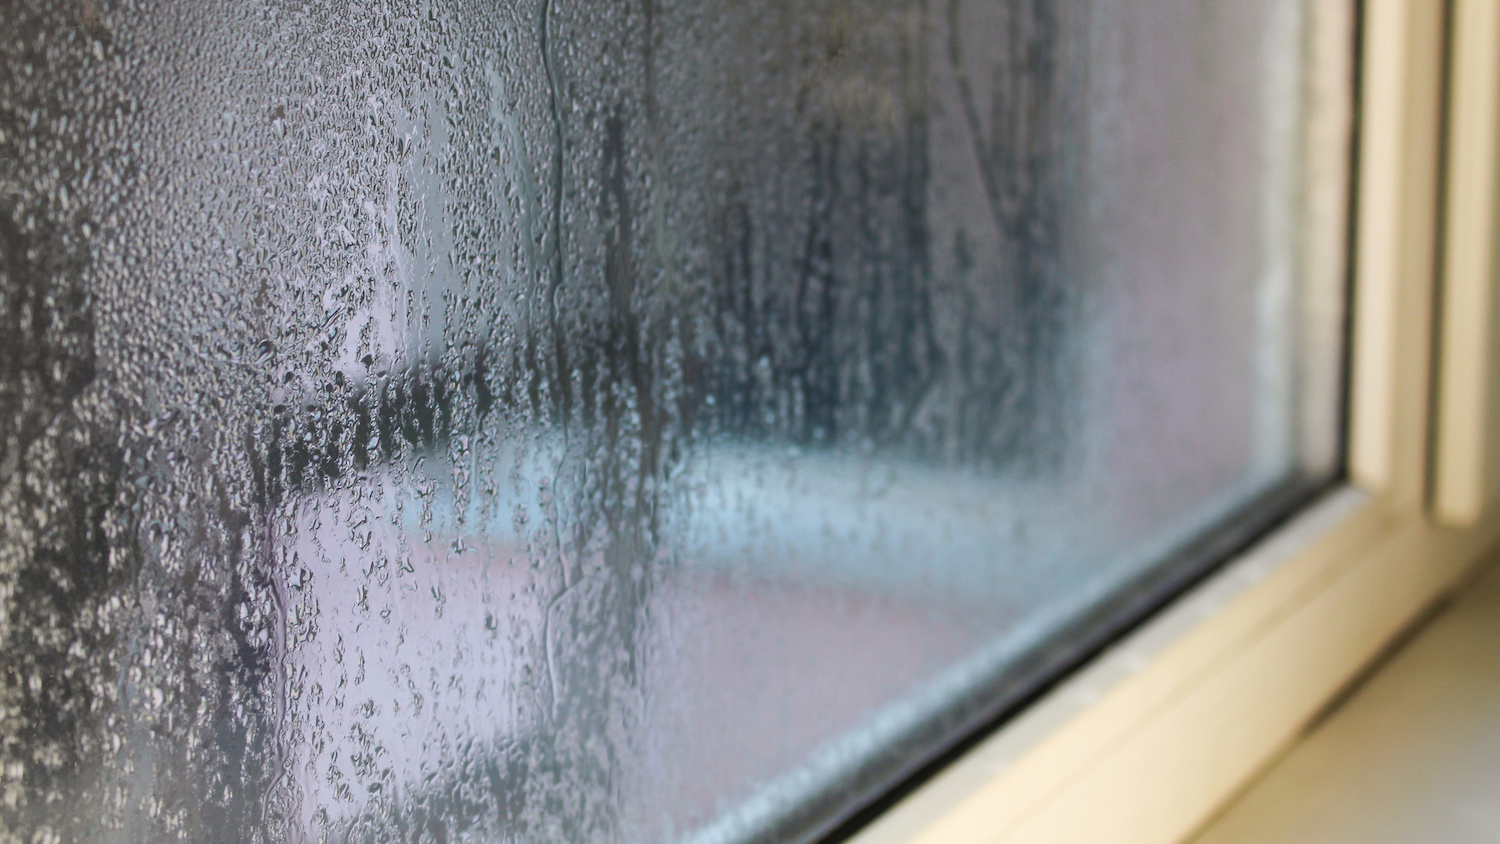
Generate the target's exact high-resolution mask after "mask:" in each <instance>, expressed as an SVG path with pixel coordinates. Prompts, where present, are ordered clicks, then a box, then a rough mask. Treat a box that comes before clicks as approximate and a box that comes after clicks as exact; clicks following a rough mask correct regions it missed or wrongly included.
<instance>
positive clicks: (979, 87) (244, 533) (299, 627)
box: [0, 0, 1350, 842]
mask: <svg viewBox="0 0 1500 844" xmlns="http://www.w3.org/2000/svg"><path fill="white" fill-rule="evenodd" d="M1315 6H1317V7H1319V8H1314V7H1315ZM1347 14H1348V13H1347V10H1343V9H1340V8H1338V4H1313V3H1310V2H1300V0H1269V2H1263V3H1217V2H1200V1H1199V0H1132V2H1111V0H1069V2H1051V1H1050V0H799V2H783V0H757V1H756V2H742V3H731V2H701V0H696V1H695V2H678V0H630V2H602V1H601V2H594V0H540V2H536V0H516V2H509V3H496V2H469V0H422V2H412V3H406V2H399V1H397V2H363V1H362V0H354V2H339V1H338V0H330V2H284V0H257V2H251V3H222V2H206V3H205V2H185V0H184V1H183V2H178V1H177V0H173V2H165V3H150V4H146V3H137V2H132V0H119V2H115V1H114V0H22V2H20V3H19V4H16V3H12V4H9V6H8V7H7V10H6V12H5V18H6V23H5V25H4V26H3V27H0V325H3V328H0V840H3V841H11V840H15V841H28V842H31V841H35V842H54V841H174V840H181V841H265V842H271V841H287V840H290V841H302V840H307V841H315V840H316V841H322V840H328V841H341V842H342V841H349V842H376V841H396V840H401V841H434V842H444V841H579V842H585V841H587V842H615V841H631V842H669V841H693V842H720V841H722V842H735V841H742V840H750V839H753V838H756V837H757V836H772V837H775V838H776V839H777V840H798V839H802V838H807V837H811V836H816V835H818V834H821V833H823V832H825V831H826V830H827V829H829V828H830V825H832V824H835V823H837V822H839V821H840V819H842V818H844V817H847V816H848V814H849V813H850V812H851V811H853V810H855V809H857V808H858V807H859V806H861V805H864V804H865V803H866V802H867V801H868V800H870V799H871V798H872V796H874V795H876V794H878V793H879V792H880V791H881V790H882V789H885V788H888V787H890V786H891V785H892V784H893V783H894V782H896V781H897V780H899V779H900V778H901V777H903V776H906V775H908V774H909V773H911V772H912V771H913V770H914V769H915V768H917V767H919V766H921V765H922V764H924V763H925V762H927V761H929V760H931V759H932V758H933V757H934V754H936V753H938V752H941V751H942V750H943V749H944V748H946V747H948V746H950V745H951V743H952V742H953V741H954V740H956V739H957V738H958V737H960V736H961V735H962V734H964V732H965V731H967V730H971V729H973V728H974V727H975V726H976V725H978V724H980V723H981V722H983V721H984V720H985V719H989V718H993V717H994V716H996V715H997V714H998V713H1000V712H1001V711H1002V710H1003V709H1004V708H1005V707H1007V706H1010V705H1012V704H1013V703H1014V702H1015V701H1016V700H1018V699H1020V697H1021V696H1023V695H1024V694H1026V693H1028V692H1030V691H1031V690H1033V689H1035V688H1037V687H1038V684H1039V683H1042V682H1044V681H1046V680H1047V679H1048V678H1050V677H1052V676H1054V675H1055V673H1056V672H1057V671H1058V670H1060V669H1061V668H1064V667H1066V666H1067V665H1068V664H1069V663H1070V662H1071V661H1073V660H1076V659H1077V658H1079V656H1080V655H1082V654H1084V653H1086V652H1087V650H1088V649H1089V648H1091V647H1095V646H1097V645H1098V644H1099V643H1100V642H1101V641H1103V639H1104V638H1105V637H1107V636H1109V635H1111V634H1112V633H1114V632H1116V631H1118V630H1119V629H1120V626H1121V625H1122V624H1123V623H1124V622H1125V621H1126V620H1128V619H1131V618H1134V617H1136V616H1137V615H1138V614H1139V613H1140V612H1141V611H1143V610H1144V609H1146V608H1148V607H1149V606H1150V605H1151V604H1153V602H1156V601H1158V600H1160V599H1161V598H1162V596H1163V595H1165V594H1166V593H1168V592H1170V591H1171V589H1173V588H1176V587H1177V586H1178V585H1180V584H1181V583H1184V582H1186V581H1187V580H1188V579H1190V578H1192V577H1194V576H1196V575H1197V574H1199V573H1201V572H1202V571H1203V570H1204V565H1206V563H1207V560H1208V557H1209V556H1212V553H1211V552H1213V551H1214V549H1216V548H1218V549H1220V550H1222V546H1224V544H1225V543H1226V542H1228V541H1229V540H1230V539H1232V538H1233V537H1235V536H1240V535H1243V533H1244V530H1248V529H1250V528H1253V527H1254V526H1256V525H1260V524H1263V522H1264V519H1263V518H1262V517H1263V516H1264V515H1265V514H1267V513H1281V512H1284V511H1285V507H1286V506H1287V504H1288V502H1289V501H1293V500H1295V498H1296V496H1297V495H1299V494H1302V493H1304V492H1305V491H1307V490H1309V489H1312V488H1314V487H1316V486H1317V485H1318V484H1319V483H1321V482H1323V481H1326V480H1327V479H1328V478H1329V477H1330V476H1331V474H1332V472H1333V471H1334V468H1335V466H1334V459H1333V455H1334V453H1335V450H1336V449H1335V446H1336V444H1337V436H1338V431H1337V426H1336V424H1335V418H1336V415H1337V414H1336V409H1337V398H1338V385H1337V382H1338V379H1337V373H1338V360H1339V352H1338V344H1339V326H1340V321H1341V317H1340V313H1341V312H1340V302H1341V299H1340V293H1339V291H1340V278H1341V272H1342V271H1341V269H1340V267H1341V264H1340V257H1339V256H1340V254H1341V252H1340V246H1341V244H1342V237H1343V235H1342V222H1341V219H1342V218H1341V216H1340V215H1341V214H1342V209H1343V203H1344V189H1343V184H1344V181H1343V179H1344V172H1345V169H1346V168H1345V162H1344V152H1345V149H1346V147H1347V145H1348V139H1347V112H1348V103H1347V100H1348V94H1347V84H1348V83H1347V77H1348V70H1347V43H1348V41H1349V40H1350V35H1349V32H1350V29H1349V26H1348V20H1347ZM1247 526H1249V527H1247ZM1215 543H1218V544H1215Z"/></svg>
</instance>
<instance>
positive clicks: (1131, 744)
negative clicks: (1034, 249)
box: [849, 0, 1500, 844]
mask: <svg viewBox="0 0 1500 844" xmlns="http://www.w3.org/2000/svg"><path fill="white" fill-rule="evenodd" d="M1494 2H1495V0H1452V3H1451V7H1450V3H1433V2H1428V0H1365V2H1363V3H1360V4H1358V5H1359V6H1360V8H1359V9H1358V10H1357V15H1358V18H1357V21H1358V22H1357V31H1358V35H1357V40H1358V47H1357V51H1356V73H1357V77H1358V84H1357V86H1356V87H1357V90H1356V97H1355V98H1356V120H1355V124H1354V133H1355V150H1356V154H1355V161H1356V169H1355V175H1354V190H1353V196H1352V197H1351V200H1350V213H1351V215H1352V217H1353V234H1352V237H1351V246H1350V250H1349V253H1350V254H1349V259H1350V261H1351V264H1352V267H1351V300H1352V315H1351V325H1350V343H1351V349H1350V360H1349V373H1348V382H1349V386H1348V390H1349V396H1348V421H1347V424H1348V428H1347V430H1348V441H1347V444H1346V447H1345V466H1346V467H1347V474H1346V477H1345V478H1344V480H1342V481H1341V482H1340V483H1339V484H1336V485H1335V487H1334V488H1333V489H1331V490H1330V491H1328V492H1327V493H1325V494H1323V495H1322V496H1321V497H1319V498H1318V499H1317V500H1316V501H1315V502H1313V503H1312V504H1310V505H1309V506H1307V507H1305V508H1304V509H1302V510H1301V511H1299V512H1298V513H1297V514H1295V515H1294V516H1293V517H1292V518H1291V519H1290V520H1289V521H1287V522H1286V523H1284V524H1283V525H1282V526H1281V527H1279V528H1278V529H1276V530H1275V531H1273V532H1272V533H1271V534H1270V535H1269V536H1267V537H1265V538H1264V539H1262V540H1261V541H1259V542H1257V543H1256V544H1254V545H1253V546H1252V547H1250V548H1249V549H1247V550H1246V551H1245V552H1243V553H1242V554H1240V555H1238V556H1237V557H1236V558H1235V559H1233V560H1231V561H1230V562H1229V563H1228V564H1227V565H1226V566H1225V567H1223V568H1222V569H1220V570H1219V571H1218V572H1217V573H1215V574H1214V575H1213V576H1211V577H1210V578H1208V579H1206V580H1205V581H1204V582H1203V583H1201V584H1199V585H1198V586H1196V587H1194V588H1193V589H1191V590H1189V591H1188V593H1187V594H1185V595H1183V596H1182V597H1181V598H1180V599H1178V600H1177V601H1175V602H1173V603H1172V604H1171V605H1169V606H1168V607H1166V608H1165V609H1164V610H1163V611H1161V612H1160V613H1158V614H1157V615H1156V616H1155V617H1153V618H1152V619H1150V620H1148V621H1147V622H1146V623H1144V624H1143V625H1142V626H1140V627H1139V628H1138V629H1136V630H1135V631H1134V632H1132V633H1131V634H1129V635H1128V636H1126V637H1124V638H1123V639H1122V640H1121V641H1120V642H1118V643H1117V644H1115V645H1114V646H1112V647H1111V648H1109V649H1107V650H1106V651H1105V652H1103V653H1102V654H1100V655H1099V656H1097V657H1096V658H1094V659H1093V660H1092V661H1090V662H1089V663H1088V664H1087V665H1085V666H1084V667H1083V668H1082V669H1080V670H1079V671H1078V672H1076V673H1075V674H1074V675H1072V676H1071V677H1070V678H1068V679H1066V680H1065V681H1064V682H1062V683H1060V684H1059V685H1058V686H1057V687H1055V688H1054V689H1053V690H1052V691H1051V692H1049V693H1048V694H1046V695H1045V696H1043V697H1042V698H1041V699H1039V700H1038V701H1037V702H1035V703H1034V704H1032V705H1031V706H1030V707H1029V708H1027V709H1026V710H1024V711H1023V712H1021V713H1020V714H1019V715H1018V716H1017V717H1015V718H1014V719H1012V720H1011V721H1009V722H1008V723H1006V724H1005V725H1004V726H1003V727H1001V728H1000V729H998V730H997V731H996V732H995V733H993V734H992V735H990V736H988V737H986V738H985V739H983V740H982V741H980V742H979V743H978V744H976V745H975V746H974V747H973V748H972V749H970V750H969V751H967V752H966V753H964V754H963V755H961V756H960V757H958V758H957V759H956V760H954V761H953V762H951V763H950V764H948V765H947V766H946V767H944V768H943V769H942V770H940V771H939V772H938V773H937V774H936V775H934V776H933V777H932V778H930V779H929V780H928V781H926V782H925V783H924V784H922V785H921V786H919V787H918V788H916V789H914V790H913V791H912V792H911V793H910V794H909V795H907V796H906V797H904V798H903V799H901V800H900V801H899V802H897V803H895V805H893V806H892V807H891V808H890V809H889V810H887V811H885V812H884V813H883V814H881V815H880V816H878V817H876V818H875V819H874V820H873V821H872V822H871V823H869V824H868V825H866V826H864V827H863V828H862V829H860V830H858V831H857V832H855V833H854V834H853V835H852V836H851V837H850V839H849V840H850V841H851V842H855V844H937V842H954V841H964V842H974V843H975V844H982V842H1007V844H1009V843H1010V842H1015V844H1020V843H1021V842H1025V843H1026V844H1032V842H1059V844H1061V842H1078V841H1111V842H1118V844H1170V843H1171V842H1177V841H1182V840H1183V839H1185V838H1187V837H1188V836H1190V835H1192V834H1193V833H1194V832H1195V831H1196V830H1197V829H1198V828H1200V827H1201V826H1202V825H1203V823H1205V822H1206V821H1207V820H1208V819H1210V818H1211V817H1212V816H1213V814H1214V813H1215V811H1216V810H1217V809H1219V808H1220V807H1221V806H1223V805H1224V804H1225V803H1226V801H1228V800H1230V799H1232V798H1233V797H1234V795H1235V794H1236V793H1238V791H1239V790H1240V789H1241V788H1243V787H1244V785H1245V784H1246V783H1247V782H1248V781H1249V780H1251V779H1252V778H1254V776H1255V775H1256V774H1257V773H1258V772H1260V771H1261V770H1263V769H1264V768H1265V767H1266V766H1268V765H1269V764H1271V763H1272V762H1273V761H1274V760H1275V759H1276V758H1277V757H1278V756H1279V755H1280V754H1281V753H1282V752H1284V751H1285V750H1286V749H1287V748H1288V747H1289V746H1290V745H1291V744H1292V743H1294V742H1295V741H1296V739H1297V737H1298V735H1299V734H1300V733H1301V732H1302V731H1303V730H1305V729H1306V728H1307V727H1308V726H1309V725H1310V724H1312V723H1314V722H1315V721H1316V719H1317V717H1318V715H1319V713H1320V711H1321V710H1322V709H1323V708H1324V707H1325V706H1326V705H1327V704H1328V702H1329V701H1330V700H1332V699H1334V698H1335V697H1336V695H1337V694H1338V693H1339V692H1340V691H1341V690H1342V689H1343V688H1344V687H1345V686H1346V685H1347V684H1348V683H1349V682H1350V680H1351V678H1354V677H1356V676H1357V675H1358V674H1359V672H1360V671H1361V670H1362V669H1363V668H1364V666H1366V665H1367V664H1369V662H1370V661H1371V660H1372V659H1373V658H1375V657H1376V656H1378V655H1379V653H1380V652H1381V650H1382V649H1383V648H1384V647H1385V646H1386V644H1387V643H1389V642H1390V641H1391V640H1392V638H1393V637H1395V636H1397V635H1398V634H1399V633H1400V632H1401V631H1402V630H1403V629H1405V628H1406V627H1408V626H1409V625H1410V624H1412V623H1413V622H1414V621H1415V620H1417V619H1419V618H1421V617H1422V615H1423V614H1424V612H1425V611H1426V610H1427V609H1428V608H1429V607H1430V606H1431V605H1433V603H1434V602H1436V601H1438V600H1440V599H1441V598H1442V597H1443V596H1444V595H1445V594H1447V593H1448V592H1450V591H1451V590H1453V589H1454V588H1456V587H1457V586H1458V585H1459V584H1461V583H1462V582H1463V581H1464V579H1465V576H1466V575H1467V574H1468V573H1469V572H1470V571H1471V570H1472V569H1473V568H1474V567H1475V563H1476V561H1478V560H1479V559H1481V557H1482V555H1483V554H1484V552H1485V551H1487V550H1488V549H1489V548H1490V546H1491V545H1492V544H1494V543H1495V541H1496V540H1497V538H1500V512H1497V508H1494V507H1491V508H1489V509H1488V510H1482V509H1481V510H1479V511H1477V512H1475V513H1472V514H1471V517H1470V518H1468V519H1467V520H1465V521H1464V522H1463V523H1459V522H1458V520H1455V519H1452V518H1440V516H1442V515H1443V507H1442V502H1441V501H1434V500H1433V499H1434V498H1435V497H1439V494H1440V493H1441V484H1442V483H1443V480H1442V478H1441V477H1439V478H1437V479H1436V480H1434V476H1435V475H1436V474H1438V471H1439V469H1440V468H1441V465H1440V464H1439V463H1438V462H1437V461H1438V460H1439V458H1440V457H1441V459H1442V460H1445V461H1447V462H1448V463H1449V464H1451V463H1454V462H1458V463H1463V462H1464V461H1465V460H1467V461H1476V460H1480V459H1481V458H1482V457H1483V455H1481V454H1476V453H1474V452H1475V450H1479V449H1482V448H1483V446H1484V444H1483V443H1482V442H1476V438H1475V437H1474V436H1472V431H1470V432H1469V434H1468V439H1467V440H1465V441H1464V442H1463V443H1462V444H1457V445H1455V442H1454V440H1453V439H1451V438H1449V437H1448V436H1447V435H1446V433H1445V431H1446V429H1447V428H1451V427H1452V425H1453V423H1450V422H1447V421H1444V422H1443V423H1442V426H1441V427H1440V426H1439V423H1438V422H1437V421H1435V419H1436V417H1439V416H1443V418H1444V419H1445V420H1446V418H1447V416H1451V415H1452V413H1453V412H1454V411H1452V410H1451V407H1452V406H1454V405H1455V404H1460V405H1464V406H1465V407H1468V406H1469V405H1473V404H1475V403H1474V402H1472V401H1468V403H1467V404H1464V402H1465V401H1466V400H1467V397H1466V396H1464V395H1459V394H1458V393H1456V392H1455V391H1456V390H1458V389H1464V387H1462V386H1461V385H1460V384H1459V382H1458V381H1457V380H1455V379H1454V377H1453V376H1452V375H1451V374H1446V375H1445V374H1444V373H1446V372H1450V371H1451V370H1454V368H1455V367H1459V368H1460V370H1461V371H1467V372H1470V373H1472V371H1473V369H1474V368H1476V367H1477V368H1479V369H1480V370H1483V371H1486V372H1487V374H1489V375H1493V374H1496V370H1497V369H1500V355H1497V354H1496V353H1494V352H1485V353H1484V357H1483V359H1482V360H1478V361H1477V362H1476V361H1473V360H1470V361H1467V362H1460V361H1457V360H1456V359H1455V358H1454V357H1453V353H1452V351H1451V349H1452V348H1454V347H1455V343H1454V340H1453V335H1452V332H1451V331H1450V332H1449V334H1448V335H1447V336H1444V335H1442V334H1440V332H1439V328H1440V327H1439V326H1437V325H1436V324H1435V321H1436V320H1437V319H1438V316H1439V304H1438V299H1439V297H1440V296H1443V297H1444V300H1443V301H1442V302H1441V311H1442V313H1444V314H1451V313H1455V312H1461V311H1462V310H1463V309H1464V308H1465V307H1467V306H1469V305H1470V304H1475V305H1477V304H1479V303H1478V302H1473V303H1471V302H1470V301H1468V299H1469V298H1470V297H1475V296H1481V295H1483V288H1485V285H1484V284H1478V285H1475V284H1467V285H1451V286H1449V287H1447V288H1446V289H1445V287H1444V285H1443V284H1442V281H1443V278H1442V277H1443V276H1445V275H1448V274H1451V272H1452V271H1453V268H1454V267H1458V266H1460V265H1461V264H1462V262H1463V261H1470V263H1472V261H1471V259H1470V257H1469V256H1467V255H1465V254H1459V253H1458V252H1457V251H1455V246H1454V243H1453V239H1452V238H1451V237H1450V238H1449V239H1448V241H1444V242H1442V245H1441V247H1440V239H1441V238H1442V237H1443V236H1444V226H1443V218H1444V215H1445V209H1446V211H1447V214H1448V215H1449V216H1452V215H1455V214H1458V213H1468V212H1466V211H1465V210H1464V207H1459V206H1454V205H1453V204H1452V203H1451V202H1449V201H1448V199H1449V194H1450V193H1451V194H1452V195H1453V196H1454V197H1456V198H1458V199H1459V200H1460V201H1461V202H1464V203H1468V205H1467V206H1465V207H1468V208H1473V207H1483V208H1484V209H1487V213H1489V214H1491V215H1493V214H1494V213H1495V212H1494V208H1495V195H1496V193H1497V191H1496V189H1495V185H1494V184H1493V183H1492V182H1493V181H1494V180H1493V179H1492V180H1489V181H1487V182H1486V183H1485V184H1484V185H1482V186H1481V187H1480V188H1479V189H1478V193H1479V195H1480V196H1479V198H1478V199H1475V193H1476V189H1474V188H1473V187H1472V186H1470V187H1469V188H1468V189H1465V190H1452V191H1449V190H1446V189H1445V185H1444V178H1445V175H1444V173H1445V159H1446V161H1447V164H1448V166H1447V167H1446V171H1447V173H1448V176H1447V177H1448V178H1450V179H1453V184H1454V185H1457V184H1459V182H1458V180H1457V178H1455V177H1454V175H1453V174H1455V173H1458V172H1459V167H1458V165H1459V164H1461V163H1463V162H1459V161H1456V160H1455V159H1456V156H1457V155H1462V154H1468V155H1472V154H1473V153H1472V152H1470V153H1463V152H1462V151H1463V150H1471V151H1472V150H1475V149H1480V150H1487V151H1488V152H1487V153H1485V154H1487V155H1489V156H1491V157H1492V158H1493V157H1494V156H1495V148H1496V145H1495V144H1494V143H1493V142H1492V138H1491V137H1486V138H1485V139H1484V140H1485V141H1491V142H1489V143H1487V144H1486V143H1475V142H1474V139H1473V137H1472V136H1473V133H1475V132H1482V131H1488V132H1492V133H1493V132H1494V131H1495V126H1494V123H1495V122H1496V121H1495V119H1494V118H1493V116H1492V115H1491V114H1490V113H1489V112H1486V113H1485V119H1475V118H1474V115H1473V111H1474V109H1475V108H1491V109H1493V108H1496V105H1495V104H1493V103H1487V101H1485V100H1484V98H1482V97H1480V98H1475V97H1472V96H1465V95H1464V94H1463V92H1462V90H1460V91H1459V93H1458V95H1456V96H1454V97H1453V98H1452V99H1451V100H1450V99H1449V96H1448V95H1449V90H1448V89H1449V88H1450V87H1453V84H1455V83H1458V82H1464V81H1465V80H1468V79H1470V78H1471V77H1474V76H1475V75H1476V74H1478V75H1479V76H1481V77H1484V78H1486V79H1489V77H1491V76H1495V77H1500V34H1497V33H1489V32H1488V30H1486V33H1488V34H1487V35H1485V36H1484V37H1471V36H1469V35H1468V34H1466V33H1467V30H1466V28H1465V27H1466V26H1467V25H1468V23H1469V21H1470V20H1484V21H1489V20H1490V19H1491V17H1493V16H1485V15H1484V14H1483V11H1484V10H1487V5H1486V4H1489V5H1493V4H1494ZM1476 10H1480V11H1476ZM1476 14H1479V15H1480V17H1479V18H1474V17H1473V16H1474V15H1476ZM1496 19H1500V18H1496ZM1450 44H1451V45H1453V46H1456V47H1457V48H1458V52H1460V53H1461V55H1459V56H1458V57H1456V58H1455V57H1452V56H1451V53H1452V52H1453V51H1452V50H1450ZM1476 69H1477V70H1476ZM1449 80H1454V82H1453V83H1450V81H1449ZM1490 81H1491V83H1492V85H1491V87H1494V85H1493V80H1490ZM1485 90H1489V89H1485ZM1476 103H1477V105H1476ZM1464 166H1465V167H1467V166H1469V165H1467V164H1464ZM1487 166H1488V167H1489V168H1491V169H1492V168H1493V166H1494V165H1493V163H1491V164H1489V165H1487ZM1483 172H1489V170H1488V169H1486V170H1484V171H1483ZM1492 219H1493V218H1492ZM1492 228H1493V227H1492ZM1470 248H1473V247H1470ZM1480 248H1484V249H1491V248H1493V247H1492V246H1491V245H1490V244H1481V247H1480ZM1445 251H1446V253H1447V254H1446V255H1445V254H1444V253H1445ZM1489 284H1490V285H1493V284H1494V282H1493V281H1492V280H1491V281H1490V282H1489ZM1476 290H1477V291H1479V292H1475V291H1476ZM1461 300H1462V301H1461ZM1486 313H1488V311H1486ZM1470 322H1473V321H1472V320H1471V321H1470ZM1484 327H1486V326H1485V325H1484V324H1481V330H1482V329H1483V328H1484ZM1488 327H1489V328H1490V333H1494V327H1495V326H1494V325H1493V324H1490V325H1488ZM1471 330H1472V329H1471ZM1458 345H1459V346H1461V347H1463V348H1472V344H1469V345H1468V346H1463V345H1462V344H1458ZM1439 348H1441V350H1442V353H1441V354H1442V358H1441V360H1440V359H1439V355H1438V352H1437V351H1435V350H1436V349H1439ZM1480 348H1481V349H1484V348H1485V347H1484V345H1483V344H1480ZM1463 367H1468V369H1467V370H1463V369H1462V368H1463ZM1440 378H1441V380H1442V384H1443V385H1452V386H1449V387H1448V391H1447V394H1446V395H1444V394H1442V392H1441V390H1440V385H1439V379H1440ZM1482 380H1483V379H1478V378H1476V377H1473V376H1472V374H1471V377H1469V378H1468V380H1467V381H1464V382H1463V383H1464V384H1473V383H1479V382H1480V381H1482ZM1479 404H1481V405H1482V404H1483V402H1482V401H1481V402H1479ZM1469 412H1471V413H1473V412H1483V408H1482V407H1481V408H1480V409H1479V410H1478V411H1474V410H1473V409H1472V408H1470V410H1469ZM1471 428H1472V426H1471ZM1435 437H1440V438H1441V442H1434V438H1435ZM1479 439H1482V438H1479ZM1455 455H1456V456H1455Z"/></svg>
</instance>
